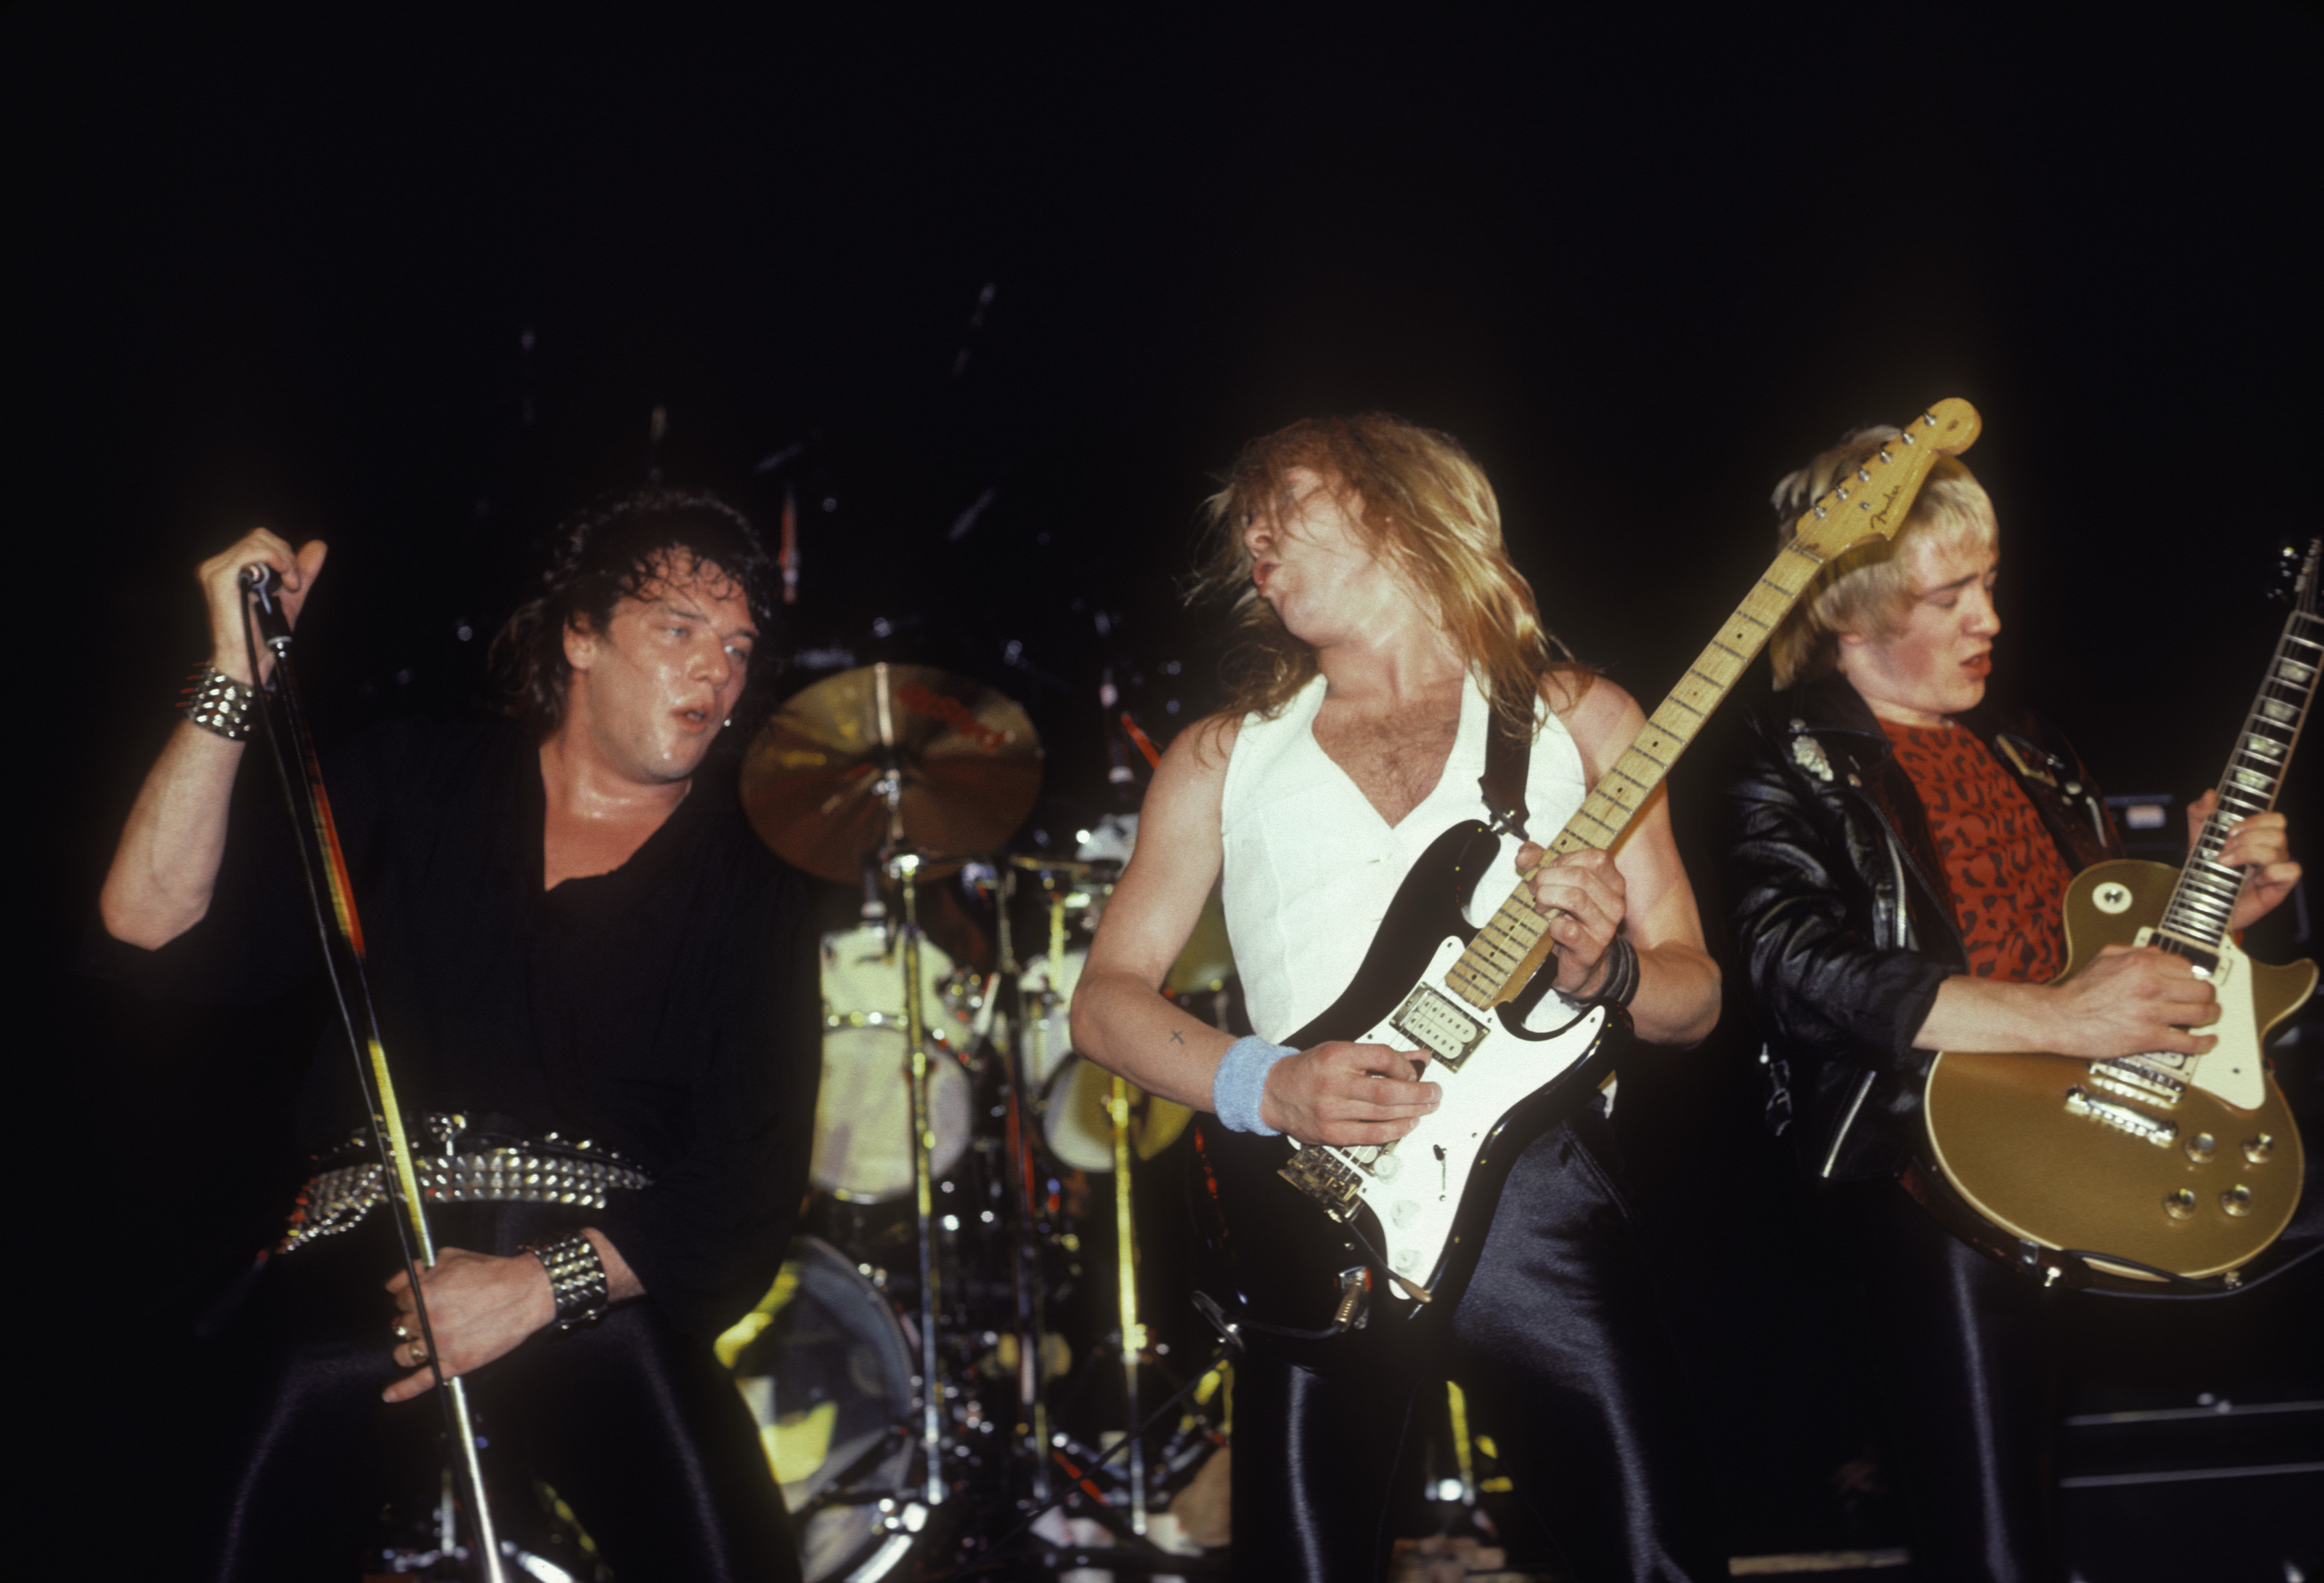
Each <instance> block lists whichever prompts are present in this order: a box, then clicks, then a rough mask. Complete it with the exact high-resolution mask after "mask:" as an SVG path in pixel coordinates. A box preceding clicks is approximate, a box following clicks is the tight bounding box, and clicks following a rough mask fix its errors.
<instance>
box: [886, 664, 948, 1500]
mask: <svg viewBox="0 0 2324 1583" xmlns="http://www.w3.org/2000/svg"><path fill="white" fill-rule="evenodd" d="M872 680H873V700H874V704H875V713H876V717H877V722H878V725H879V729H880V747H881V759H882V763H881V772H880V778H879V779H878V781H877V782H875V783H874V787H873V789H874V790H875V792H876V793H877V794H878V796H880V797H881V800H882V801H884V802H885V803H886V804H887V805H888V840H887V842H886V844H885V845H884V846H883V848H882V850H881V867H883V868H884V869H886V870H888V871H889V872H890V873H891V874H893V875H894V876H895V877H896V879H897V882H898V884H899V887H900V888H901V889H902V891H903V897H904V925H903V928H902V930H901V931H900V935H901V942H902V946H903V949H902V951H901V952H900V953H899V955H900V956H901V957H902V958H903V966H904V1043H905V1047H906V1048H907V1050H908V1052H909V1053H910V1059H911V1084H912V1207H913V1210H914V1211H915V1214H916V1216H917V1218H918V1230H919V1254H920V1451H921V1454H922V1457H923V1458H924V1459H925V1472H926V1488H925V1489H924V1491H923V1492H922V1493H923V1495H924V1496H925V1497H926V1498H927V1503H928V1505H931V1506H940V1505H944V1501H945V1471H944V1381H943V1379H942V1378H941V1377H939V1376H938V1375H937V1373H936V1312H937V1302H936V1171H935V1164H934V1159H935V1150H936V1129H935V1126H934V1124H933V1122H932V1120H931V1118H930V1115H929V1109H928V1028H927V1014H926V1012H925V1009H924V1008H922V1006H921V1004H920V890H919V879H918V876H919V870H920V854H919V853H918V852H917V851H913V850H911V849H910V848H908V847H907V846H905V845H904V842H903V836H904V814H903V805H904V776H903V768H902V766H901V765H900V764H899V762H898V760H897V758H896V751H895V749H896V726H895V715H894V713H893V711H892V708H891V705H890V701H889V695H888V667H887V666H885V665H884V664H883V665H878V666H874V667H872Z"/></svg>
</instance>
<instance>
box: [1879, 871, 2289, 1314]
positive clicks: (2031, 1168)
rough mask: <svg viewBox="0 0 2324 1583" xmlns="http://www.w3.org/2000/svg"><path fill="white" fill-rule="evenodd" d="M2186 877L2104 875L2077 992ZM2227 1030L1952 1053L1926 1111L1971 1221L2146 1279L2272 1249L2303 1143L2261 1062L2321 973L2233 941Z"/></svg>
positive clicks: (2137, 938) (2070, 936) (2079, 898)
mask: <svg viewBox="0 0 2324 1583" xmlns="http://www.w3.org/2000/svg"><path fill="white" fill-rule="evenodd" d="M2178 879H2179V870H2176V869H2173V868H2170V867H2167V866H2166V865H2164V864H2162V863H2142V862H2110V863H2099V864H2097V865H2095V866H2094V867H2092V868H2089V869H2087V870H2083V871H2082V873H2080V875H2078V876H2076V878H2075V879H2074V882H2073V884H2072V885H2071V886H2070V888H2068V890H2067V892H2066V951H2067V965H2066V971H2065V973H2064V974H2063V975H2062V977H2064V978H2070V977H2072V976H2073V975H2074V974H2075V973H2076V972H2078V971H2080V970H2081V969H2082V968H2083V967H2084V966H2085V965H2087V964H2088V963H2089V962H2090V961H2091V960H2092V959H2093V958H2095V957H2096V956H2097V955H2098V952H2099V951H2100V949H2102V948H2103V947H2105V946H2107V945H2110V944H2113V945H2126V946H2129V945H2137V944H2141V943H2144V940H2145V938H2146V935H2147V933H2148V932H2151V931H2152V930H2153V928H2154V927H2155V926H2156V925H2159V924H2160V923H2161V922H2162V920H2163V913H2164V909H2165V907H2167V906H2168V905H2169V903H2170V900H2171V896H2172V888H2173V886H2174V885H2175V884H2176V883H2177V882H2178ZM2212 982H2213V984H2214V986H2215V987H2216V989H2218V996H2219V1004H2220V1008H2221V1009H2220V1015H2219V1018H2218V1021H2217V1022H2215V1023H2213V1024H2211V1025H2210V1026H2208V1027H2205V1028H2202V1029H2199V1030H2198V1031H2199V1032H2202V1033H2208V1034H2211V1035H2215V1036H2216V1037H2217V1038H2218V1044H2217V1045H2215V1046H2213V1048H2212V1050H2211V1051H2210V1053H2209V1054H2204V1055H2199V1056H2180V1055H2172V1054H2162V1055H2146V1056H2133V1057H2130V1058H2128V1059H2127V1060H2122V1061H2084V1060H2078V1059H2076V1058H2073V1057H2071V1056H2065V1055H2051V1054H2006V1055H2003V1054H1993V1055H1960V1054H1942V1055H1939V1056H1938V1057H1937V1058H1936V1061H1935V1063H1934V1064H1933V1065H1932V1067H1931V1068H1930V1071H1929V1080H1928V1087H1927V1090H1926V1093H1925V1098H1924V1103H1923V1115H1924V1117H1925V1118H1926V1121H1927V1126H1928V1133H1929V1145H1930V1149H1931V1154H1932V1160H1933V1162H1934V1164H1936V1166H1937V1168H1938V1169H1939V1170H1941V1171H1942V1172H1943V1173H1944V1175H1945V1177H1946V1179H1947V1180H1948V1181H1949V1182H1950V1183H1951V1184H1952V1185H1953V1187H1954V1188H1955V1189H1956V1190H1957V1191H1958V1192H1960V1195H1961V1196H1962V1197H1963V1198H1964V1199H1966V1200H1967V1201H1969V1205H1970V1207H1972V1208H1973V1209H1975V1210H1977V1211H1978V1213H1979V1214H1981V1215H1983V1216H1984V1217H1985V1218H1986V1219H1988V1220H1990V1221H1991V1222H1993V1224H1995V1225H1996V1226H1998V1227H2000V1228H2002V1229H2004V1230H2006V1231H2008V1232H2009V1233H2011V1234H2012V1235H2013V1236H2016V1237H2021V1238H2024V1239H2026V1240H2027V1241H2029V1242H2033V1243H2037V1244H2039V1245H2041V1246H2042V1247H2049V1248H2056V1249H2061V1250H2070V1251H2072V1252H2076V1253H2082V1254H2091V1255H2098V1256H2100V1257H2097V1258H2093V1259H2092V1260H2090V1263H2091V1264H2092V1265H2093V1266H2094V1267H2096V1268H2098V1269H2101V1270H2104V1271H2106V1272H2107V1273H2108V1274H2111V1275H2143V1274H2144V1272H2143V1271H2140V1270H2137V1269H2135V1268H2133V1267H2131V1265H2132V1264H2136V1265H2148V1266H2150V1267H2152V1268H2153V1269H2159V1270H2167V1271H2170V1272H2171V1273H2172V1274H2173V1275H2181V1276H2184V1277H2187V1278H2189V1279H2201V1278H2203V1277H2206V1276H2211V1275H2222V1274H2225V1273H2226V1272H2227V1271H2229V1270H2233V1269H2236V1267H2238V1266H2240V1265H2244V1264H2246V1263H2247V1262H2248V1261H2250V1260H2251V1259H2252V1258H2254V1257H2255V1256H2257V1255H2258V1254H2259V1253H2260V1252H2261V1251H2263V1250H2264V1248H2266V1247H2267V1246H2268V1245H2269V1244H2270V1243H2272V1242H2273V1241H2274V1240H2275V1238H2277V1237H2278V1236H2279V1235H2281V1234H2282V1230H2283V1228H2284V1226H2285V1225H2286V1224H2287V1223H2289V1222H2290V1220H2291V1219H2292V1211H2293V1210H2296V1209H2297V1208H2299V1205H2300V1178H2301V1165H2302V1156H2301V1146H2300V1132H2299V1129H2298V1127H2296V1126H2295V1125H2294V1124H2293V1122H2292V1111H2291V1109H2290V1108H2289V1107H2287V1106H2286V1105H2285V1104H2284V1102H2283V1094H2282V1091H2281V1090H2280V1089H2278V1088H2277V1086H2276V1083H2275V1080H2274V1079H2273V1077H2272V1076H2271V1075H2269V1073H2268V1071H2267V1068H2266V1065H2265V1063H2264V1061H2263V1060H2262V1058H2261V1047H2262V1045H2264V1043H2265V1041H2266V1038H2267V1035H2269V1034H2270V1033H2271V1032H2272V1031H2273V1029H2274V1027H2275V1026H2276V1024H2278V1023H2280V1022H2282V1020H2283V1019H2284V1018H2285V1017H2289V1016H2290V1015H2291V1014H2292V1011H2293V1010H2295V1009H2296V1008H2298V1007H2299V1006H2300V1004H2301V1001H2303V1000H2305V999H2308V997H2309V995H2310V992H2311V991H2313V990H2314V989H2315V988H2316V964H2315V963H2314V962H2293V963H2292V964H2290V965H2289V966H2286V967H2269V966H2267V965H2265V964H2264V963H2261V962H2253V961H2252V960H2251V959H2250V958H2249V957H2247V956H2246V955H2244V953H2242V952H2241V951H2240V950H2238V949H2236V945H2235V943H2234V942H2233V941H2232V940H2229V941H2223V942H2222V943H2221V944H2220V949H2219V962H2218V970H2217V971H2215V972H2214V974H2213V977H2212ZM2107 1254H2111V1255H2113V1256H2115V1257H2116V1258H2117V1259H2121V1260H2126V1261H2131V1262H2130V1263H2126V1264H2114V1263H2110V1262H2109V1261H2107V1259H2106V1258H2104V1257H2103V1256H2104V1255H2107Z"/></svg>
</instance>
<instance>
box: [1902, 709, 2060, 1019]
mask: <svg viewBox="0 0 2324 1583" xmlns="http://www.w3.org/2000/svg"><path fill="white" fill-rule="evenodd" d="M1880 729H1881V730H1883V731H1885V732H1887V733H1888V740H1889V741H1890V742H1892V743H1894V744H1895V749H1896V762H1897V763H1899V764H1901V765H1903V766H1904V773H1905V774H1906V775H1908V776H1910V777H1911V778H1912V781H1913V789H1914V791H1916V792H1918V793H1919V794H1920V796H1921V805H1922V806H1923V808H1925V809H1927V810H1928V815H1929V833H1930V835H1931V836H1932V837H1933V838H1934V839H1935V841H1936V844H1937V855H1938V856H1939V857H1940V858H1941V859H1943V860H1944V865H1945V878H1946V879H1948V880H1950V882H1951V885H1952V892H1953V918H1954V921H1955V922H1957V923H1958V924H1960V932H1961V942H1962V943H1963V944H1965V945H1966V946H1967V947H1968V948H1969V971H1970V972H1972V973H1974V974H1975V975H1977V976H1978V978H1980V979H1999V980H2003V981H2004V982H2006V983H2018V984H2046V983H2048V982H2049V981H2050V980H2052V979H2054V978H2056V977H2057V976H2058V975H2059V974H2060V973H2061V972H2063V971H2065V968H2066V927H2065V911H2064V909H2065V902H2066V887H2067V885H2068V884H2069V883H2070V882H2071V881H2072V879H2073V876H2072V875H2071V874H2070V873H2069V872H2067V870H2066V865H2065V863H2064V861H2062V860H2061V859H2060V858H2059V856H2058V844H2057V842H2054V841H2052V840H2051V839H2050V832H2049V831H2048V830H2047V829H2046V828H2044V826H2043V824H2042V817H2041V815H2038V814H2036V813H2035V812H2034V811H2033V804H2031V803H2029V802H2027V801H2026V800H2025V794H2024V792H2023V791H2022V790H2020V789H2019V788H2018V785H2017V782H2016V781H2015V780H2014V779H2012V778H2010V774H2009V771H2008V770H2006V769H2005V768H2002V767H2001V765H2000V764H1999V763H1998V762H1997V761H1996V760H1995V759H1994V757H1993V755H1992V754H1991V753H1990V752H1988V751H1987V750H1986V746H1985V744H1984V743H1983V742H1980V741H1978V740H1977V737H1976V735H1975V734H1974V733H1973V732H1967V731H1963V730H1961V729H1960V727H1958V726H1953V725H1945V726H1941V727H1939V728H1936V729H1934V730H1931V729H1928V728H1926V727H1922V726H1913V725H1899V724H1897V723H1896V722H1894V721H1889V720H1884V721H1882V722H1880Z"/></svg>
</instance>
